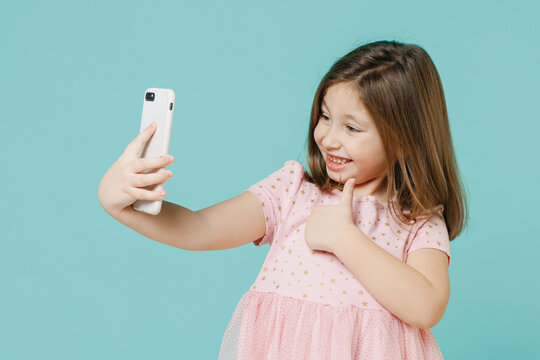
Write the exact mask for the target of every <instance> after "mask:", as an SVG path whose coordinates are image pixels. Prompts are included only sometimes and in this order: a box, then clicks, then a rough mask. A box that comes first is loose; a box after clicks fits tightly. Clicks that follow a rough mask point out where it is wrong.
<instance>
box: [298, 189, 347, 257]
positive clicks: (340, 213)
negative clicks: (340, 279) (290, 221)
mask: <svg viewBox="0 0 540 360" xmlns="http://www.w3.org/2000/svg"><path fill="white" fill-rule="evenodd" d="M355 182H356V180H355V179H354V178H350V179H349V180H347V182H346V183H345V185H344V186H343V193H342V195H341V199H340V202H339V203H338V204H337V205H322V206H317V207H315V208H314V209H313V211H312V212H311V215H310V216H309V218H308V220H307V223H306V228H305V238H306V244H307V245H308V246H309V247H310V248H311V249H313V250H323V251H328V252H331V253H333V252H334V249H335V248H336V244H337V242H338V241H340V235H342V230H344V229H347V228H348V227H350V226H351V225H352V226H355V225H354V220H353V215H352V198H353V190H354V185H355Z"/></svg>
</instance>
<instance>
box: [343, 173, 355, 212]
mask: <svg viewBox="0 0 540 360" xmlns="http://www.w3.org/2000/svg"><path fill="white" fill-rule="evenodd" d="M355 183H356V179H355V178H353V177H352V178H350V179H349V180H347V182H345V186H344V187H343V193H342V194H341V201H340V204H342V205H347V206H351V205H352V199H353V191H354V185H355Z"/></svg>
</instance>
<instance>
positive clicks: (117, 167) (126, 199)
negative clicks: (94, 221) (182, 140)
mask: <svg viewBox="0 0 540 360" xmlns="http://www.w3.org/2000/svg"><path fill="white" fill-rule="evenodd" d="M153 124H155V123H152V124H151V125H149V126H148V127H147V128H146V129H145V130H144V131H142V132H141V133H139V135H137V137H136V138H135V139H133V140H132V141H131V142H130V143H129V144H128V146H127V147H126V149H125V150H124V152H123V154H122V155H120V157H119V158H118V160H116V162H115V163H114V164H113V165H112V166H111V167H110V168H109V170H107V172H106V173H105V175H104V176H103V179H101V182H100V184H99V189H98V199H99V202H100V203H101V206H102V207H103V209H104V210H105V211H106V212H107V213H109V214H111V215H113V214H117V213H120V212H121V211H122V210H124V209H125V208H126V207H128V206H130V205H131V204H133V203H134V202H135V201H136V200H139V199H141V200H162V199H163V198H164V197H165V195H161V192H160V191H150V190H146V189H144V187H146V186H149V185H153V184H160V183H164V182H165V181H167V180H169V179H170V178H171V177H172V172H171V171H169V170H167V171H160V172H156V173H149V174H141V172H143V171H145V170H147V169H160V168H164V167H166V166H167V165H169V164H172V163H173V162H174V158H173V157H172V156H171V155H164V156H160V157H151V158H139V157H138V156H139V154H140V153H141V152H142V150H143V147H144V145H145V144H146V142H147V141H148V140H149V139H150V138H151V137H152V135H153V134H154V132H155V130H156V126H155V125H154V126H152V125H153Z"/></svg>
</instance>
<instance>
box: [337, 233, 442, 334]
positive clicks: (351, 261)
mask: <svg viewBox="0 0 540 360" xmlns="http://www.w3.org/2000/svg"><path fill="white" fill-rule="evenodd" d="M343 234H344V235H343V238H341V241H340V242H339V243H338V244H336V247H335V248H334V249H333V250H334V251H333V252H334V254H335V255H336V256H337V257H338V258H339V259H340V260H341V262H343V264H344V265H345V266H346V267H347V268H348V269H349V270H350V271H351V272H352V273H353V274H354V275H355V277H356V279H357V280H358V281H360V283H362V285H363V286H364V287H365V288H366V290H367V291H369V293H370V294H371V295H372V296H373V297H374V298H375V299H376V300H377V301H378V302H379V303H380V304H381V305H383V306H384V307H385V308H386V309H388V311H390V312H391V313H392V314H394V315H395V316H396V317H398V318H399V319H401V320H402V321H404V322H405V323H407V324H409V325H411V326H415V327H419V328H423V329H428V328H430V327H431V326H432V323H433V320H432V319H433V318H434V314H435V309H436V306H437V303H436V299H437V296H436V289H435V288H434V287H433V285H432V284H431V283H430V282H429V280H428V279H427V278H426V277H425V276H424V275H423V274H422V273H420V272H419V271H417V270H416V269H415V268H413V267H411V266H409V265H407V264H406V263H404V262H402V261H400V260H399V259H398V258H396V257H395V256H393V255H392V254H390V253H388V252H386V251H385V250H384V249H381V247H379V246H378V245H377V244H374V243H373V241H372V240H371V239H369V238H368V237H367V236H366V235H365V234H364V233H363V232H362V231H361V230H360V229H358V228H357V227H355V226H352V227H351V228H348V229H347V230H346V231H344V232H343Z"/></svg>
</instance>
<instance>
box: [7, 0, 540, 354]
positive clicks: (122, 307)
mask: <svg viewBox="0 0 540 360" xmlns="http://www.w3.org/2000/svg"><path fill="white" fill-rule="evenodd" d="M0 5H1V9H2V10H1V11H0V40H1V41H0V44H1V56H0V78H1V87H0V118H1V121H0V131H1V134H2V141H1V145H0V146H1V148H0V150H1V153H2V164H3V166H2V168H3V171H2V174H1V177H0V179H1V180H0V181H1V182H2V184H1V188H2V194H3V196H2V201H1V205H0V206H1V209H0V210H1V213H0V222H1V233H0V237H1V241H0V246H1V248H0V288H1V294H0V319H1V320H0V358H1V359H150V358H153V359H215V358H217V354H218V351H219V346H220V343H221V338H222V336H223V332H224V331H225V328H226V326H227V324H228V321H229V319H230V317H231V315H232V312H233V310H234V308H235V306H236V304H237V302H238V300H239V299H240V297H241V296H242V295H243V293H244V292H245V291H247V290H248V289H249V287H250V286H251V284H252V283H253V281H254V280H255V279H256V276H257V274H258V271H259V269H260V267H261V265H262V263H263V261H264V259H265V257H266V254H267V251H268V249H269V247H268V246H264V247H261V248H256V247H255V246H254V245H251V244H248V245H246V246H242V247H239V248H233V249H228V250H224V251H211V252H190V251H186V250H182V249H178V248H174V247H171V246H166V245H163V244H161V243H158V242H155V241H152V240H150V239H148V238H145V237H143V236H142V235H140V234H139V233H137V232H135V231H133V230H132V229H130V228H128V227H126V226H124V225H122V224H121V223H119V222H117V221H116V220H114V219H113V218H111V217H110V216H109V215H108V214H107V213H106V212H105V211H104V210H103V209H102V208H101V206H100V204H99V201H98V198H97V190H98V185H99V183H100V181H101V178H102V176H103V175H104V174H105V172H106V171H107V169H108V168H109V166H110V165H111V164H112V163H113V162H114V161H116V159H117V158H118V156H120V154H121V153H122V152H123V151H124V148H125V146H126V145H127V144H128V143H129V142H130V141H131V140H132V139H133V138H134V137H135V136H136V135H137V134H138V131H139V122H140V117H141V109H142V96H143V93H144V90H145V89H146V88H148V87H162V88H172V89H174V90H175V92H176V101H177V103H176V104H177V105H176V111H175V118H174V124H173V134H172V140H171V145H170V153H171V154H173V155H174V156H175V158H176V162H175V163H174V164H173V165H172V166H170V167H169V168H170V169H171V170H172V171H173V173H174V176H173V178H172V180H170V181H169V182H167V183H166V185H165V189H166V190H167V192H168V196H167V198H166V200H167V201H171V202H174V203H177V204H181V205H182V206H185V207H188V208H190V209H192V210H198V209H201V208H204V207H207V206H210V205H212V204H215V203H217V202H220V201H223V200H226V199H228V198H231V197H234V196H236V195H239V194H240V193H241V192H242V191H244V190H245V189H246V188H248V187H249V186H250V185H252V184H253V183H255V182H257V181H259V180H261V179H262V178H264V177H266V176H267V175H268V174H270V173H271V172H273V171H275V170H276V169H278V168H279V167H281V166H282V165H283V163H284V161H286V160H289V159H296V160H299V161H300V162H302V163H304V164H306V163H305V152H306V151H305V142H306V136H307V126H308V116H309V110H310V106H311V102H312V99H313V95H314V93H315V89H316V87H317V85H318V83H319V81H320V80H321V78H322V76H323V75H324V74H325V73H326V71H327V70H328V69H329V67H330V66H331V65H332V64H333V62H334V61H336V60H337V59H338V58H339V57H341V56H343V55H345V53H347V52H348V51H350V50H352V49H353V48H355V47H357V46H360V45H362V44H364V43H366V42H371V41H376V40H381V39H387V40H398V41H402V42H412V43H417V44H419V45H420V46H422V47H424V48H425V49H426V50H427V51H428V53H429V54H430V55H431V57H432V59H433V60H434V62H435V64H436V65H437V67H438V70H439V73H440V76H441V78H442V82H443V86H444V90H445V93H446V100H447V105H448V111H449V116H450V122H451V129H452V136H453V141H454V146H455V150H456V154H457V158H458V163H459V166H460V170H461V172H462V174H463V179H464V181H465V182H466V186H467V189H466V190H467V191H468V196H469V201H470V210H471V213H470V225H469V227H468V229H466V230H465V231H464V232H463V233H462V235H461V236H460V237H458V238H457V239H456V240H455V241H453V242H452V243H451V251H452V266H451V267H450V277H451V297H450V302H449V305H448V308H447V310H446V313H445V316H444V318H443V319H442V320H441V322H440V323H439V324H438V325H437V326H435V327H434V328H433V329H432V331H433V333H434V335H435V337H436V339H437V341H438V342H439V345H440V346H441V349H442V351H443V354H444V355H445V358H446V359H480V358H481V359H506V358H513V359H518V358H519V359H531V358H533V357H536V356H539V354H540V352H539V350H538V347H537V346H538V345H535V342H536V344H537V340H538V337H539V330H538V323H539V322H540V315H539V311H538V296H539V295H540V291H539V286H538V275H539V273H540V267H539V265H538V254H539V251H540V237H539V235H538V234H539V232H538V229H537V223H538V221H537V218H538V214H537V210H538V203H539V200H540V197H539V196H538V195H539V194H538V181H539V180H538V179H539V176H540V171H539V166H538V164H539V162H538V155H539V154H540V148H539V145H538V134H539V131H540V125H539V120H540V111H539V108H538V101H539V97H540V96H539V90H538V89H539V85H538V84H539V83H540V71H539V70H538V66H539V64H540V45H539V44H540V36H539V35H540V33H539V30H540V29H539V25H538V16H539V15H540V6H539V5H538V3H535V2H533V1H513V2H510V1H508V2H501V1H499V2H493V1H476V2H470V1H451V2H450V1H447V2H444V3H442V2H433V1H407V2H403V1H381V2H376V1H370V2H368V1H331V2H330V1H327V2H323V1H304V2H301V1H290V0H289V1H281V2H274V1H272V2H269V1H268V2H253V1H227V2H224V1H215V0H214V1H197V2H195V1H192V2H185V1H182V2H179V1H155V0H153V1H110V0H108V1H103V0H99V1H93V2H74V1H48V2H39V1H34V2H29V1H7V0H2V2H1V4H0Z"/></svg>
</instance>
